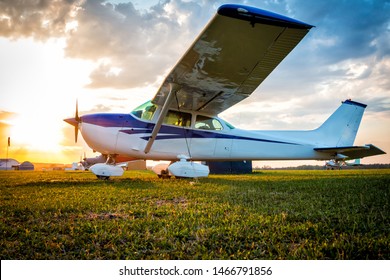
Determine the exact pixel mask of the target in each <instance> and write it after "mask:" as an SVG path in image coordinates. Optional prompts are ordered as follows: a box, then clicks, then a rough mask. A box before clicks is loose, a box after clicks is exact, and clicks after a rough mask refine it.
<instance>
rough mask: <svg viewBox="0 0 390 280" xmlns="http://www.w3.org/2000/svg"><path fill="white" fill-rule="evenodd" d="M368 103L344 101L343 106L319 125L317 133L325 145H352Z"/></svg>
mask: <svg viewBox="0 0 390 280" xmlns="http://www.w3.org/2000/svg"><path fill="white" fill-rule="evenodd" d="M366 107H367V105H365V104H362V103H359V102H355V101H352V100H350V99H348V100H345V101H344V102H342V104H341V106H340V107H339V108H338V109H337V110H336V111H335V112H334V113H333V114H332V115H331V116H330V117H329V118H328V119H327V120H326V121H325V122H324V123H323V124H322V125H321V126H320V127H319V128H317V129H316V134H317V133H318V134H317V135H318V136H319V137H320V138H321V139H320V142H321V143H322V144H323V145H325V146H332V147H343V146H352V145H353V143H354V141H355V138H356V134H357V131H358V129H359V126H360V121H361V119H362V117H363V113H364V110H365V108H366Z"/></svg>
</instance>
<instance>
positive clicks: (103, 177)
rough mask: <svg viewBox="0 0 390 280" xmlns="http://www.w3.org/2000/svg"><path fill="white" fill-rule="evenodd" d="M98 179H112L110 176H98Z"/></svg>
mask: <svg viewBox="0 0 390 280" xmlns="http://www.w3.org/2000/svg"><path fill="white" fill-rule="evenodd" d="M96 177H97V178H98V179H99V180H108V179H110V176H102V175H96Z"/></svg>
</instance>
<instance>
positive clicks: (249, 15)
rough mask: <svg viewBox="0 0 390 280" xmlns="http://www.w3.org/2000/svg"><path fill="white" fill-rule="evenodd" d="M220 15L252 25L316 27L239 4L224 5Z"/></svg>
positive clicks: (220, 9) (219, 10)
mask: <svg viewBox="0 0 390 280" xmlns="http://www.w3.org/2000/svg"><path fill="white" fill-rule="evenodd" d="M218 14H219V15H223V16H228V17H232V18H237V19H241V20H246V21H249V22H251V23H266V24H271V25H278V26H286V27H292V28H300V29H311V28H312V27H314V25H311V24H307V23H304V22H302V21H299V20H296V19H292V18H289V17H286V16H283V15H280V14H277V13H273V12H270V11H266V10H262V9H259V8H255V7H250V6H245V5H239V4H225V5H222V6H220V7H219V8H218Z"/></svg>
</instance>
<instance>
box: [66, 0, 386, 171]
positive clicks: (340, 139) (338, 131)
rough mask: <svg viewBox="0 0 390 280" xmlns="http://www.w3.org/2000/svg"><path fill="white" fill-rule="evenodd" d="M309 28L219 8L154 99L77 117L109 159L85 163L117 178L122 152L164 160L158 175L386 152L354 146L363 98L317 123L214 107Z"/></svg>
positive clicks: (254, 79) (226, 104)
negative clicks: (246, 124)
mask: <svg viewBox="0 0 390 280" xmlns="http://www.w3.org/2000/svg"><path fill="white" fill-rule="evenodd" d="M312 27H313V26H312V25H309V24H306V23H303V22H301V21H297V20H295V19H291V18H288V17H285V16H282V15H278V14H275V13H272V12H268V11H264V10H261V9H257V8H253V7H247V6H243V5H233V4H228V5H223V6H221V7H220V8H219V9H218V12H217V13H216V15H215V16H214V17H213V18H212V19H211V21H210V22H209V23H208V24H207V26H206V27H205V29H204V30H203V31H202V32H201V34H200V35H199V36H198V38H197V39H196V40H195V42H194V43H193V44H192V45H191V46H190V48H189V49H188V51H187V52H186V53H185V54H184V56H183V57H182V58H181V59H180V60H179V62H178V63H177V64H176V66H175V67H174V68H173V69H172V70H171V72H170V73H169V75H168V76H167V77H166V79H165V80H164V82H163V83H162V85H161V87H160V88H159V90H158V91H157V93H156V95H155V96H154V98H153V99H152V100H150V101H148V102H146V103H144V104H142V105H141V106H139V107H137V108H136V109H134V110H133V111H132V112H131V113H129V114H112V113H101V114H89V115H84V116H79V115H78V109H77V104H76V115H75V117H74V118H70V119H66V120H65V121H66V122H68V123H70V124H72V125H74V127H75V138H76V141H77V133H78V130H80V131H81V134H82V136H83V138H84V140H85V142H86V143H87V144H88V145H89V146H90V147H91V148H92V149H93V150H94V151H98V152H100V153H102V154H103V155H105V158H107V161H106V162H104V163H96V164H94V165H93V166H92V167H90V170H91V171H92V172H93V173H94V174H95V175H96V176H97V177H98V178H108V177H110V176H121V175H122V174H123V169H122V168H121V167H120V166H119V165H118V160H117V158H118V157H119V156H121V157H123V156H126V157H130V158H134V159H148V160H167V161H171V164H170V165H169V166H167V170H166V169H165V168H160V171H159V172H161V173H160V174H158V175H162V174H163V173H164V174H166V173H169V174H172V175H174V176H177V177H204V176H208V174H209V168H208V167H207V166H206V165H202V164H201V163H198V162H199V161H235V160H237V161H238V160H309V159H314V160H334V161H340V160H343V161H344V160H347V159H348V160H349V159H355V158H363V157H367V156H373V155H379V154H383V153H384V152H383V151H382V150H381V149H379V148H377V147H376V146H374V145H371V144H368V145H362V146H354V140H355V136H356V134H357V131H358V128H359V125H360V121H361V118H362V116H363V112H364V109H365V108H366V105H365V104H362V103H359V102H355V101H352V100H346V101H344V102H342V104H341V106H340V107H339V108H338V109H337V110H336V111H335V112H334V113H333V114H332V115H331V116H330V117H329V118H328V119H327V120H326V121H325V122H324V123H323V124H322V125H321V126H320V127H319V128H317V129H314V130H309V131H292V130H290V131H268V130H267V131H260V130H251V131H248V130H242V129H238V128H235V127H234V126H232V125H231V124H229V123H228V122H226V121H224V120H222V119H221V118H219V117H218V114H219V113H221V112H223V111H224V110H226V109H228V108H230V107H231V106H233V105H234V104H236V103H238V102H240V101H242V100H243V99H245V98H247V97H249V96H250V95H251V94H252V93H253V92H254V91H255V89H256V88H257V87H258V86H259V85H260V84H261V83H262V81H263V80H264V79H265V78H266V77H267V76H268V75H269V74H270V73H271V72H272V71H273V69H275V68H276V66H277V65H278V64H279V63H280V62H281V61H282V60H283V59H284V58H285V57H286V56H287V55H288V54H289V53H290V52H291V51H292V50H293V49H294V47H295V46H296V45H297V44H298V43H299V42H300V41H301V40H302V38H303V37H304V36H305V35H306V34H307V33H308V32H309V30H310V29H311V28H312Z"/></svg>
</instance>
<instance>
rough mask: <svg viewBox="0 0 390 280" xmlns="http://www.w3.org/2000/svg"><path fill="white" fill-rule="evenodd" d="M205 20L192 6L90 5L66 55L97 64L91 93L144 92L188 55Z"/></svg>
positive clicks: (85, 7)
mask: <svg viewBox="0 0 390 280" xmlns="http://www.w3.org/2000/svg"><path fill="white" fill-rule="evenodd" d="M201 14H202V9H201V7H200V6H199V5H198V4H196V3H194V2H188V3H186V2H182V1H166V2H159V3H158V4H156V5H155V6H152V7H151V8H150V9H149V10H142V11H141V10H137V9H135V7H134V5H133V4H132V3H131V2H128V3H121V4H116V5H113V4H110V3H103V2H102V1H88V2H86V3H85V4H84V5H83V9H82V10H81V11H80V12H79V13H78V14H77V18H76V19H77V21H78V27H77V29H76V30H75V31H74V32H72V33H71V34H70V36H69V37H68V40H67V48H66V55H68V56H69V57H77V58H83V59H90V60H93V61H97V66H96V68H95V69H94V71H93V72H92V73H91V76H90V78H91V83H90V85H89V87H92V88H103V87H113V88H119V89H124V88H130V87H140V86H146V85H148V84H151V83H154V82H156V81H159V78H160V76H161V75H163V74H164V73H165V72H167V70H169V69H170V68H171V67H172V66H173V65H174V63H175V62H176V60H178V59H179V58H180V57H181V55H182V54H183V53H184V52H185V48H186V46H188V45H189V44H190V43H191V42H192V40H193V39H194V37H195V36H196V33H195V34H194V31H193V30H194V29H200V28H199V22H202V19H200V18H199V15H201ZM204 21H205V20H204ZM202 23H203V24H204V23H205V22H202ZM160 80H161V78H160ZM159 82H161V81H159Z"/></svg>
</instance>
